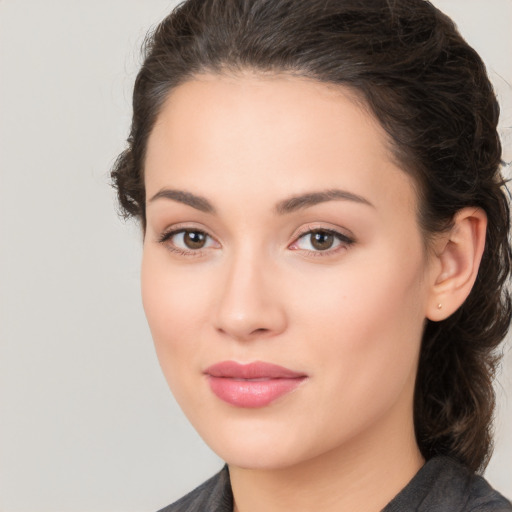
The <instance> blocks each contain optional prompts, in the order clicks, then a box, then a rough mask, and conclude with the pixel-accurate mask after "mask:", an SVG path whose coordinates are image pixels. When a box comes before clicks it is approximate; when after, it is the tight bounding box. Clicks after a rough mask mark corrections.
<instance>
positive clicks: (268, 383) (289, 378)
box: [204, 361, 308, 408]
mask: <svg viewBox="0 0 512 512" xmlns="http://www.w3.org/2000/svg"><path fill="white" fill-rule="evenodd" d="M204 374H205V375H206V377H207V378H208V383H209V385H210V389H211V390H212V392H213V393H214V394H215V395H216V396H217V397H218V398H220V399H221V400H223V401H224V402H226V403H228V404H230V405H233V406H235V407H242V408H258V407H265V406H267V405H269V404H271V403H272V402H274V401H275V400H277V399H278V398H280V397H282V396H283V395H286V394H288V393H290V392H291V391H293V390H295V389H296V388H297V387H298V386H299V385H300V384H301V383H303V382H304V381H305V380H306V379H307V377H308V376H307V375H306V374H304V373H299V372H295V371H293V370H290V369H288V368H284V367H283V366H279V365H275V364H271V363H265V362H261V361H256V362H254V363H249V364H240V363H237V362H235V361H223V362H221V363H217V364H214V365H213V366H210V367H209V368H207V369H206V370H205V372H204Z"/></svg>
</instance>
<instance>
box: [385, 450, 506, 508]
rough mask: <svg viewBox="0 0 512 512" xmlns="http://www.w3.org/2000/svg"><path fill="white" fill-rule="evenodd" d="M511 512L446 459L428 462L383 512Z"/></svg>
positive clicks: (501, 499) (490, 490) (477, 479)
mask: <svg viewBox="0 0 512 512" xmlns="http://www.w3.org/2000/svg"><path fill="white" fill-rule="evenodd" d="M402 510H416V511H418V512H423V511H424V512H427V511H428V512H512V504H511V503H510V502H509V501H508V500H507V499H506V498H505V497H503V496H502V495H501V494H500V493H499V492H497V491H495V490H494V489H493V488H492V487H491V486H490V485H489V483H488V482H487V481H486V480H485V479H484V478H482V477H481V476H479V475H475V474H474V473H472V472H471V471H469V470H468V469H467V468H466V467H465V466H463V465H462V464H460V463H458V462H456V461H454V460H453V459H450V458H448V457H434V458H433V459H431V460H429V461H428V462H427V463H426V464H425V465H424V466H423V468H422V469H421V470H420V471H419V472H418V473H417V474H416V476H415V477H414V478H413V479H412V480H411V482H409V484H408V485H407V486H406V487H405V488H404V489H403V490H402V491H401V492H400V493H399V494H398V496H397V497H396V498H395V499H394V500H393V501H392V502H391V503H390V504H389V505H388V506H387V507H386V508H385V509H384V512H395V511H396V512H398V511H402Z"/></svg>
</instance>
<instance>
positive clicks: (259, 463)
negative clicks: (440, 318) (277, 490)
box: [142, 74, 432, 468]
mask: <svg viewBox="0 0 512 512" xmlns="http://www.w3.org/2000/svg"><path fill="white" fill-rule="evenodd" d="M145 184H146V191H147V231H146V235H145V240H144V254H143V263H142V293H143V302H144V308H145V311H146V314H147V318H148V321H149V325H150V328H151V331H152V334H153V337H154V341H155V345H156V350H157V353H158V358H159V360H160V364H161V366H162V369H163V372H164V374H165V376H166V378H167V381H168V383H169V386H170V388H171V390H172V391H173V393H174V395H175V397H176V399H177V401H178V402H179V404H180V405H181V407H182V408H183V410H184V412H185V414H186V415H187V416H188V418H189V419H190V421H191V422H192V424H193V425H194V427H195V428H196V429H197V430H198V432H199V433H200V435H201V436H202V437H203V438H204V440H205V441H206V442H207V443H208V444H209V445H210V446H211V447H212V448H213V450H215V451H216V452H217V453H218V454H219V455H220V456H221V457H222V458H223V459H224V460H226V461H228V462H229V463H231V464H234V465H239V466H242V467H254V468H270V467H274V468H276V467H285V466H290V465H293V464H296V463H299V462H301V461H305V460H308V459H311V458H313V457H316V456H320V455H322V454H327V453H333V452H335V451H339V452H340V453H344V452H345V451H346V453H349V452H350V450H352V449H357V448H355V447H357V446H359V447H360V448H361V447H362V446H364V447H365V448H364V449H367V450H371V449H372V448H373V447H375V446H382V445H383V443H387V445H392V444H393V443H395V445H396V446H399V445H400V442H401V439H402V438H404V437H407V434H410V432H411V429H412V401H413V389H414V380H415V374H416V366H417V359H418V354H419V348H420V340H421V334H422V330H423V324H424V319H425V311H426V307H427V306H426V305H427V302H428V301H429V288H430V285H429V283H430V282H431V280H432V279H431V277H429V276H430V274H431V272H430V271H429V265H428V259H427V256H426V254H425V250H424V242H423V239H422V235H421V232H420V229H419V227H418V224H417V216H416V211H417V203H416V194H415V191H414V188H413V184H412V182H411V179H410V178H409V177H408V176H407V175H406V174H405V173H404V172H403V171H402V170H400V169H399V168H398V167H397V165H396V164H395V163H394V162H393V159H392V157H391V156H390V151H389V150H388V148H387V146H386V136H385V134H384V132H383V130H382V129H381V127H380V126H379V125H378V123H377V122H376V121H375V120H374V119H373V117H372V116H371V115H369V114H368V112H366V111H365V110H364V109H363V108H361V106H360V105H359V104H358V103H357V102H356V101H355V100H354V97H353V96H351V94H350V93H349V91H346V90H344V89H342V88H333V87H328V86H327V85H325V84H321V83H318V82H314V81H309V80H305V79H299V78H292V77H287V76H278V77H261V76H256V75H251V74H246V75H243V76H240V77H218V76H210V75H206V76H202V77H199V78H198V79H196V80H194V81H191V82H188V83H185V84H184V85H181V86H179V87H178V88H177V89H175V90H174V91H173V92H172V94H171V96H170V97H169V99H168V100H167V102H166V103H165V105H164V107H163V110H162V112H161V114H160V116H159V118H158V120H157V123H156V125H155V127H154V130H153V132H152V134H151V136H150V139H149V142H148V148H147V160H146V170H145ZM262 363H266V364H262ZM274 365H276V366H274ZM395 445H394V446H395Z"/></svg>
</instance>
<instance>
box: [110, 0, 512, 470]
mask: <svg viewBox="0 0 512 512" xmlns="http://www.w3.org/2000/svg"><path fill="white" fill-rule="evenodd" d="M247 69H251V70H256V71H261V72H270V73H290V74H293V75H297V76H304V77H308V78H312V79H316V80H319V81H321V82H326V83H330V84H338V85H342V86H345V87H349V88H352V89H353V90H355V91H356V92H357V93H358V94H359V95H360V97H362V98H363V99H364V102H365V104H366V105H367V107H368V108H369V109H370V111H371V112H372V113H373V115H375V117H376V118H377V119H378V120H379V121H380V123H381V125H382V126H383V127H384V128H385V130H386V131H387V133H388V135H389V138H390V140H391V142H392V150H393V152H394V155H395V158H396V159H397V161H398V162H399V163H400V165H401V167H402V169H403V170H404V172H407V173H410V174H411V175H412V176H413V177H414V179H415V182H416V184H417V189H418V193H419V198H420V211H419V222H420V225H421V227H422V229H423V231H424V233H425V236H426V239H428V235H429V234H432V233H436V232H439V231H442V230H444V229H446V228H447V227H449V225H450V222H451V221H452V219H453V216H454V214H455V213H456V212H457V211H458V210H460V209H461V208H463V207H466V206H475V207H480V208H482V209H483V210H484V211H485V212H486V214H487V217H488V230H487V238H486V247H485V252H484V255H483V259H482V263H481V266H480V270H479V274H478V277H477V280H476V283H475V285H474V287H473V290H472V292H471V294H470V296H469V297H468V299H467V300H466V301H465V303H464V304H463V305H462V307H460V308H459V310H458V311H457V312H456V313H454V314H453V315H452V316H450V317H449V318H447V319H446V320H444V321H442V322H437V323H435V322H430V321H429V322H428V323H427V325H426V328H425V332H424V337H423V344H422V350H421V356H420V361H419V369H418V376H417V384H416V394H415V409H414V417H415V427H416V436H417V441H418V444H419V446H420V449H421V451H422V453H423V455H424V456H425V457H426V458H427V459H428V458H430V457H432V456H434V455H436V454H445V455H450V456H452V457H455V458H457V459H458V460H460V461H462V462H463V463H465V464H466V465H467V466H468V467H469V468H471V469H473V470H479V469H482V468H484V467H485V465H486V463H487V461H488V458H489V456H490V453H491V447H492V435H491V433H492V432H491V426H492V418H493V411H494V391H493V386H492V380H493V377H494V373H495V369H496V365H497V363H498V361H499V353H498V351H497V349H498V347H499V344H500V342H501V341H502V340H503V338H504V336H505V334H506V332H507V329H508V327H509V323H510V318H511V298H510V293H509V292H508V291H507V288H506V284H507V280H508V277H509V274H510V265H511V259H512V257H511V248H510V244H509V238H508V236H509V227H510V226H509V222H510V221H509V206H508V202H507V199H506V197H505V195H504V191H503V185H504V184H503V180H502V178H501V175H500V172H499V166H500V158H501V147H500V142H499V138H498V136H497V132H496V126H497V122H498V113H499V109H498V105H497V102H496V98H495V95H494V93H493V90H492V86H491V85H490V82H489V80H488V77H487V74H486V70H485V67H484V64H483V63H482V61H481V59H480V57H479V56H478V55H477V53H476V52H475V51H474V50H473V49H472V48H471V47H470V46H469V45H468V44H467V43H466V42H465V41H464V40H463V38H462V37H461V36H460V34H459V33H458V31H457V29H456V27H455V26H454V24H453V22H452V21H451V20H450V19H449V18H448V17H447V16H445V15H444V14H443V13H441V12H440V11H439V10H437V9H436V8H435V7H433V6H432V5H431V4H430V3H429V2H427V1H425V0H187V1H186V2H184V3H183V4H181V5H180V6H178V7H177V8H176V9H175V10H174V11H173V12H172V13H171V14H170V15H169V16H168V17H167V18H165V19H164V20H163V21H162V22H161V23H160V24H159V25H158V26H157V28H156V30H155V31H154V32H153V33H152V34H151V36H150V37H149V38H148V39H147V41H146V44H145V60H144V63H143V66H142V68H141V70H140V72H139V74H138V76H137V79H136V82H135V89H134V94H133V121H132V127H131V133H130V136H129V139H128V148H127V149H126V150H125V151H124V152H123V153H122V154H121V155H120V156H119V158H118V159H117V161H116V163H115V165H114V168H113V170H112V178H113V182H114V185H115V186H116V187H117V190H118V195H119V201H120V205H121V208H122V211H123V213H124V214H125V216H135V217H137V218H139V219H140V220H141V222H142V225H143V227H145V190H144V158H145V149H146V143H147V140H148V136H149V134H150V133H151V130H152V128H153V126H154V124H155V120H156V118H157V116H158V113H159V111H160V109H161V107H162V104H163V102H164V101H165V99H166V98H167V96H168V94H169V92H170V91H171V90H172V89H173V88H174V87H176V86H177V85H179V84H181V83H183V82H186V81H187V80H191V79H193V77H194V76H196V75H198V74H200V73H205V72H211V73H218V74H222V73H227V72H229V73H232V72H235V73H236V72H239V71H242V70H247Z"/></svg>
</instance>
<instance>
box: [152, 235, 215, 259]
mask: <svg viewBox="0 0 512 512" xmlns="http://www.w3.org/2000/svg"><path fill="white" fill-rule="evenodd" d="M159 242H160V243H162V244H165V245H167V246H168V247H169V249H171V250H173V251H176V252H179V253H183V254H190V253H194V252H199V251H201V249H208V248H210V247H217V242H216V241H215V240H214V239H213V238H212V237H211V236H210V235H208V234H207V233H205V232H204V231H201V230H200V229H177V230H173V231H169V232H167V233H164V234H163V235H162V236H161V238H160V240H159Z"/></svg>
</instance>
